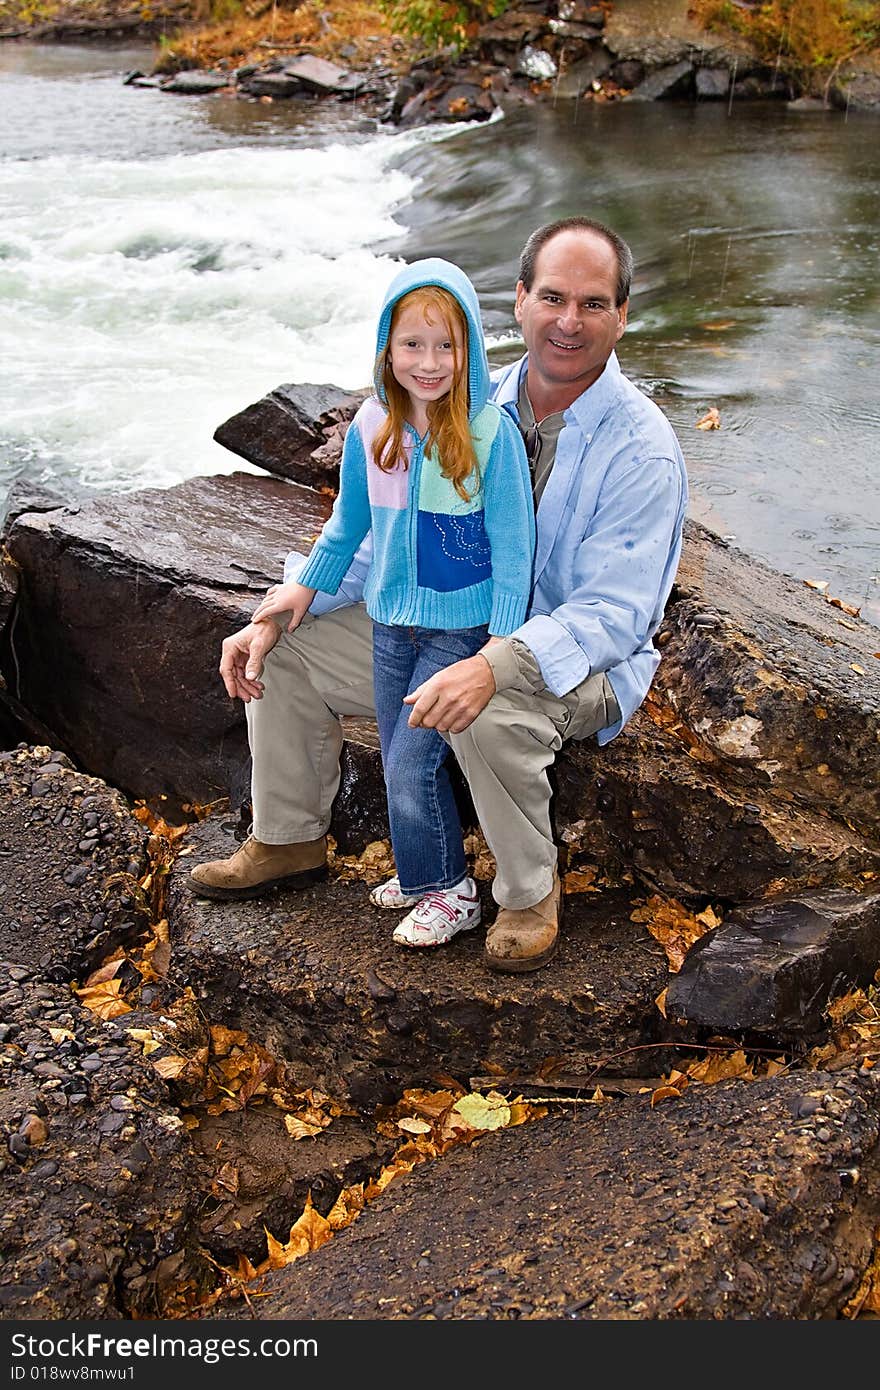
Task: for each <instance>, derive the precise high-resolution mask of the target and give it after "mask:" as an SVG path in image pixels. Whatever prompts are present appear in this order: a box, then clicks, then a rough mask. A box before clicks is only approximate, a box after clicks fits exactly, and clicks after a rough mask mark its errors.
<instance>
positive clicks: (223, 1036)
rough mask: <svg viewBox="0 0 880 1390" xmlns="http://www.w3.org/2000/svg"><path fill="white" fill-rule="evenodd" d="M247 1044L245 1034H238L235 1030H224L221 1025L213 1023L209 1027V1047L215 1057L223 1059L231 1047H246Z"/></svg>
mask: <svg viewBox="0 0 880 1390" xmlns="http://www.w3.org/2000/svg"><path fill="white" fill-rule="evenodd" d="M247 1042H248V1035H247V1033H240V1032H239V1031H238V1030H237V1029H235V1028H224V1026H223V1024H222V1023H215V1024H213V1025H212V1027H211V1047H212V1048H213V1051H214V1054H215V1056H217V1057H225V1056H226V1055H227V1054H228V1053H229V1052H230V1051H231V1050H232V1048H233V1047H246V1046H247Z"/></svg>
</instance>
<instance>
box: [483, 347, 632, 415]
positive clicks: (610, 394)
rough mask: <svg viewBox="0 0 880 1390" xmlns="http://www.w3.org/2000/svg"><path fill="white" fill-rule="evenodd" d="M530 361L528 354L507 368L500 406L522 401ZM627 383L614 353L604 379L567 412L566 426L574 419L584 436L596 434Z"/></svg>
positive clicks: (609, 360) (500, 392)
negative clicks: (596, 430)
mask: <svg viewBox="0 0 880 1390" xmlns="http://www.w3.org/2000/svg"><path fill="white" fill-rule="evenodd" d="M528 361H529V359H528V354H526V356H525V357H521V358H520V360H519V362H514V363H513V364H512V366H510V367H508V368H507V371H506V374H505V376H504V378H503V380H502V381H501V383H500V390H499V392H498V394H497V395H496V397H495V400H496V403H497V404H498V405H513V406H516V404H517V401H518V398H519V384H520V381H521V380H522V376H523V373H524V372H525V371H526V369H527V366H528ZM623 379H624V378H623V372H622V371H621V370H620V363H619V362H618V360H617V353H616V352H612V354H611V356H610V357H609V358H608V361H607V362H606V363H605V369H604V371H603V372H602V375H601V376H600V377H598V378H597V380H596V381H594V382H593V384H592V386H588V387H587V389H586V391H582V392H581V394H580V395H579V396H578V398H577V400H575V401H572V403H571V405H570V406H569V407H568V409H567V410H566V411H565V421H566V424H569V423H571V422H572V417H573V419H574V422H575V423H576V424H577V425H578V426H579V427H580V429H582V430H583V432H584V434H592V433H593V431H594V430H595V429H596V428H597V426H598V424H599V421H600V420H601V419H602V417H603V415H604V414H605V413H606V411H607V410H608V407H609V406H610V405H611V404H612V403H613V402H614V401H615V400H616V399H617V397H618V396H619V395H620V387H621V381H622V380H623Z"/></svg>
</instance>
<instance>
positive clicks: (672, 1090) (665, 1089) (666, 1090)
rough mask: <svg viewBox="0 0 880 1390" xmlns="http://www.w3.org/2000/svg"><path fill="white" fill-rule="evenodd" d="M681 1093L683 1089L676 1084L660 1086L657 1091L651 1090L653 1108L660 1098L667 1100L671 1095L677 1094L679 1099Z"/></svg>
mask: <svg viewBox="0 0 880 1390" xmlns="http://www.w3.org/2000/svg"><path fill="white" fill-rule="evenodd" d="M680 1095H681V1091H679V1090H678V1089H677V1088H676V1087H675V1086H658V1087H657V1089H656V1091H652V1092H651V1109H652V1110H653V1109H654V1106H655V1105H656V1104H657V1102H658V1100H667V1099H668V1098H670V1097H671V1096H675V1097H676V1099H677V1098H678V1097H679V1096H680Z"/></svg>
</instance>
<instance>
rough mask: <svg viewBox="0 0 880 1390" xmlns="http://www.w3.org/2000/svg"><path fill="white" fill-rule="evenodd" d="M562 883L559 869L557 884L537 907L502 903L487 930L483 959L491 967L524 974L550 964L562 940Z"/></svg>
mask: <svg viewBox="0 0 880 1390" xmlns="http://www.w3.org/2000/svg"><path fill="white" fill-rule="evenodd" d="M561 916H562V887H561V884H560V882H559V877H558V875H557V874H556V873H554V875H553V887H552V888H551V889H550V892H549V893H548V894H547V896H546V898H542V899H541V901H540V902H539V903H535V905H534V907H522V908H518V909H515V908H511V907H502V908H501V909H500V910H499V912H498V915H497V917H496V918H495V921H494V922H493V923H492V925H491V927H490V928H489V930H488V932H487V933H486V947H485V950H484V951H483V961H484V963H485V964H486V965H487V966H488V967H489V969H490V970H497V971H499V972H500V973H502V974H509V975H520V974H525V972H526V971H527V970H538V969H539V968H540V967H541V966H542V965H546V964H547V961H548V960H550V958H551V956H552V955H554V953H555V951H556V947H557V945H558V944H559V922H560V919H561Z"/></svg>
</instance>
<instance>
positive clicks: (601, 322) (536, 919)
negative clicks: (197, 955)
mask: <svg viewBox="0 0 880 1390" xmlns="http://www.w3.org/2000/svg"><path fill="white" fill-rule="evenodd" d="M631 277H632V256H631V253H630V251H629V248H628V247H627V245H626V243H625V242H623V241H622V240H621V239H620V237H618V236H617V235H616V233H614V232H613V231H611V230H610V229H609V228H607V227H604V226H603V225H602V224H600V223H597V222H594V221H592V220H591V219H588V218H579V217H574V218H566V219H564V220H562V221H560V222H554V223H551V224H548V225H547V226H544V227H539V228H538V230H537V231H536V232H534V233H533V234H532V236H531V237H530V238H529V240H528V242H527V243H526V246H525V248H524V249H523V253H522V256H521V258H520V268H519V280H518V282H517V287H516V304H515V314H516V319H517V322H518V323H519V324H520V326H521V328H522V334H523V339H524V341H525V345H526V349H527V354H526V356H525V357H524V358H522V359H520V361H518V362H515V363H514V364H513V365H511V366H509V367H506V368H504V369H503V370H502V371H501V372H500V373H499V374H498V375H497V379H496V380H495V382H494V388H493V398H494V400H495V401H496V402H497V403H498V404H499V405H501V406H503V407H504V408H506V409H508V410H509V411H510V412H511V413H512V414H513V415H514V416H515V417H516V418H517V420H518V422H519V425H520V428H521V430H522V432H523V437H524V439H525V441H526V450H527V453H528V454H529V462H530V466H531V469H532V480H533V488H534V494H535V502H536V505H537V550H536V556H535V569H534V586H533V590H532V600H531V606H530V609H529V616H528V617H527V619H526V622H525V623H524V624H523V625H522V627H520V628H518V629H517V630H516V632H514V633H513V634H511V636H510V637H508V638H505V639H503V640H498V639H492V640H491V641H490V643H489V644H488V645H487V646H486V647H485V648H484V649H483V650H482V651H481V652H479V653H478V654H477V655H476V656H473V657H470V658H468V659H467V660H465V661H459V662H456V663H455V664H454V665H452V666H449V667H447V668H446V669H445V670H443V671H440V672H438V673H437V674H436V675H434V676H432V677H431V679H430V680H428V681H425V682H424V683H423V684H422V685H421V686H420V687H419V688H418V689H417V690H415V691H414V692H413V693H412V695H410V696H408V697H407V703H409V704H410V705H411V706H412V711H411V715H410V722H411V724H412V725H413V726H414V727H418V726H424V727H427V728H435V729H438V730H439V731H440V732H441V733H443V734H444V735H445V737H446V738H447V740H448V742H449V743H450V744H451V746H452V749H453V751H454V753H455V756H456V758H457V759H458V762H459V764H460V765H461V767H462V769H463V771H464V773H465V776H466V778H467V781H468V786H469V788H470V792H471V796H472V798H473V801H474V806H475V808H476V811H477V815H478V817H479V821H480V825H481V828H482V830H483V833H484V835H485V837H486V841H487V843H488V845H489V847H490V849H491V850H492V852H493V854H494V856H495V860H496V865H497V873H496V877H495V881H494V883H493V896H494V897H495V900H496V902H497V903H498V904H499V911H498V914H497V916H496V919H495V921H494V923H493V924H492V925H491V926H490V928H489V931H488V933H487V937H486V945H485V952H484V960H485V963H486V965H487V966H488V967H489V968H490V969H491V970H495V971H500V972H505V973H520V972H525V971H530V970H535V969H538V968H539V967H540V966H542V965H544V964H545V963H546V962H547V961H548V960H550V958H551V957H552V955H553V954H554V952H555V950H556V946H557V943H558V939H559V915H560V905H561V890H560V883H559V877H558V873H557V850H556V846H555V844H554V841H553V832H552V827H551V822H550V784H549V782H548V779H547V770H548V768H549V767H550V765H551V764H552V762H553V760H554V758H555V756H556V754H557V753H558V751H559V749H560V748H561V747H562V744H563V742H564V741H565V740H566V739H569V738H588V737H591V736H592V735H596V737H597V739H598V742H599V743H600V744H603V743H606V742H608V741H609V740H610V739H612V738H614V737H615V735H616V734H618V733H619V732H620V730H621V729H622V728H623V726H624V724H625V723H626V721H627V720H628V719H629V718H630V716H631V715H632V713H633V712H634V711H635V710H636V709H637V708H638V706H639V705H640V704H641V702H642V700H643V699H644V697H645V694H646V693H647V690H648V686H649V685H650V682H651V679H652V677H653V674H654V671H655V669H656V667H657V663H658V662H659V659H660V658H659V654H658V653H657V651H656V650H655V648H654V646H653V643H652V640H651V639H652V636H653V634H654V632H655V631H656V629H657V627H658V625H659V623H660V621H661V619H662V617H663V610H664V607H665V604H666V600H667V598H668V595H669V591H670V589H671V587H672V582H673V579H674V577H675V571H676V569H677V566H678V560H679V555H680V551H681V535H682V525H683V522H684V516H685V511H686V506H687V478H686V474H685V467H684V460H683V458H682V454H681V450H680V448H679V445H678V441H677V440H676V438H675V434H674V432H673V430H672V428H671V426H670V425H669V423H668V421H667V420H666V419H665V417H664V416H663V414H662V412H661V411H660V410H659V409H658V408H657V406H655V405H654V404H653V403H652V402H651V401H649V400H648V399H647V397H646V396H644V395H643V394H642V393H641V392H640V391H638V390H637V389H636V387H634V386H633V385H632V383H631V382H630V381H628V380H627V378H626V377H624V376H623V374H622V373H621V371H620V368H619V366H618V362H617V357H616V354H615V351H614V349H615V346H616V344H617V342H618V341H619V339H620V338H621V337H622V335H623V332H624V330H625V328H626V319H627V309H628V301H629V291H630V281H631ZM291 562H293V564H291ZM302 563H304V562H303V561H302V559H301V557H297V556H292V557H290V559H289V562H288V564H289V566H290V572H289V573H286V574H285V578H290V577H292V576H293V574H295V572H296V569H295V566H296V565H301V564H302ZM368 564H369V554H368V551H367V550H366V549H364V548H362V552H361V553H359V555H358V556H357V557H356V559H355V562H354V564H353V565H352V568H351V570H350V571H349V573H348V575H347V576H346V578H345V580H344V581H343V584H342V587H341V589H340V591H339V593H338V594H336V595H334V596H333V597H332V598H331V597H328V596H326V595H319V596H318V599H317V600H316V602H315V604H314V605H313V608H312V614H310V615H308V618H307V622H305V623H304V624H303V625H302V626H301V627H299V628H298V629H297V630H296V631H295V632H294V633H293V634H287V633H286V632H284V633H283V634H282V631H281V629H280V628H279V627H278V626H277V625H276V624H275V623H273V622H269V623H250V624H248V626H247V627H245V628H243V629H242V630H241V631H240V632H238V633H236V634H234V636H232V637H228V638H227V639H226V641H225V642H224V643H223V657H222V660H221V665H220V672H221V675H222V677H223V680H224V683H225V685H226V689H227V691H228V692H229V694H230V695H231V696H233V697H238V698H240V699H242V700H244V701H245V703H246V704H247V708H248V725H249V736H250V741H251V751H252V754H253V809H254V824H253V835H252V837H251V838H250V839H249V840H248V841H247V842H246V843H245V844H244V845H242V846H241V848H240V849H239V850H237V851H236V853H235V854H234V855H232V856H231V857H230V858H229V859H225V860H217V861H213V862H212V863H209V864H202V865H199V866H197V867H196V868H195V869H194V870H193V872H192V874H191V876H190V887H191V888H192V889H193V890H194V891H195V892H197V893H200V894H203V895H205V896H208V897H214V898H243V897H255V896H257V895H258V894H260V893H263V892H266V891H267V890H268V889H270V888H274V887H275V886H277V885H279V884H284V885H289V886H292V885H294V884H296V883H302V882H306V881H309V880H310V879H313V878H314V877H316V876H317V875H319V874H322V873H324V872H326V868H325V862H326V838H325V837H326V830H327V826H328V824H329V820H330V809H331V804H332V800H333V797H334V796H335V794H336V790H337V788H338V785H339V755H340V752H341V747H342V734H341V730H340V726H339V721H338V718H337V716H338V715H340V714H356V715H365V714H370V713H372V672H371V648H370V623H369V619H368V618H367V617H366V613H365V611H364V608H363V605H362V604H361V603H359V602H358V600H359V598H360V596H361V592H362V582H363V575H364V573H365V572H366V566H367V565H368Z"/></svg>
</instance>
